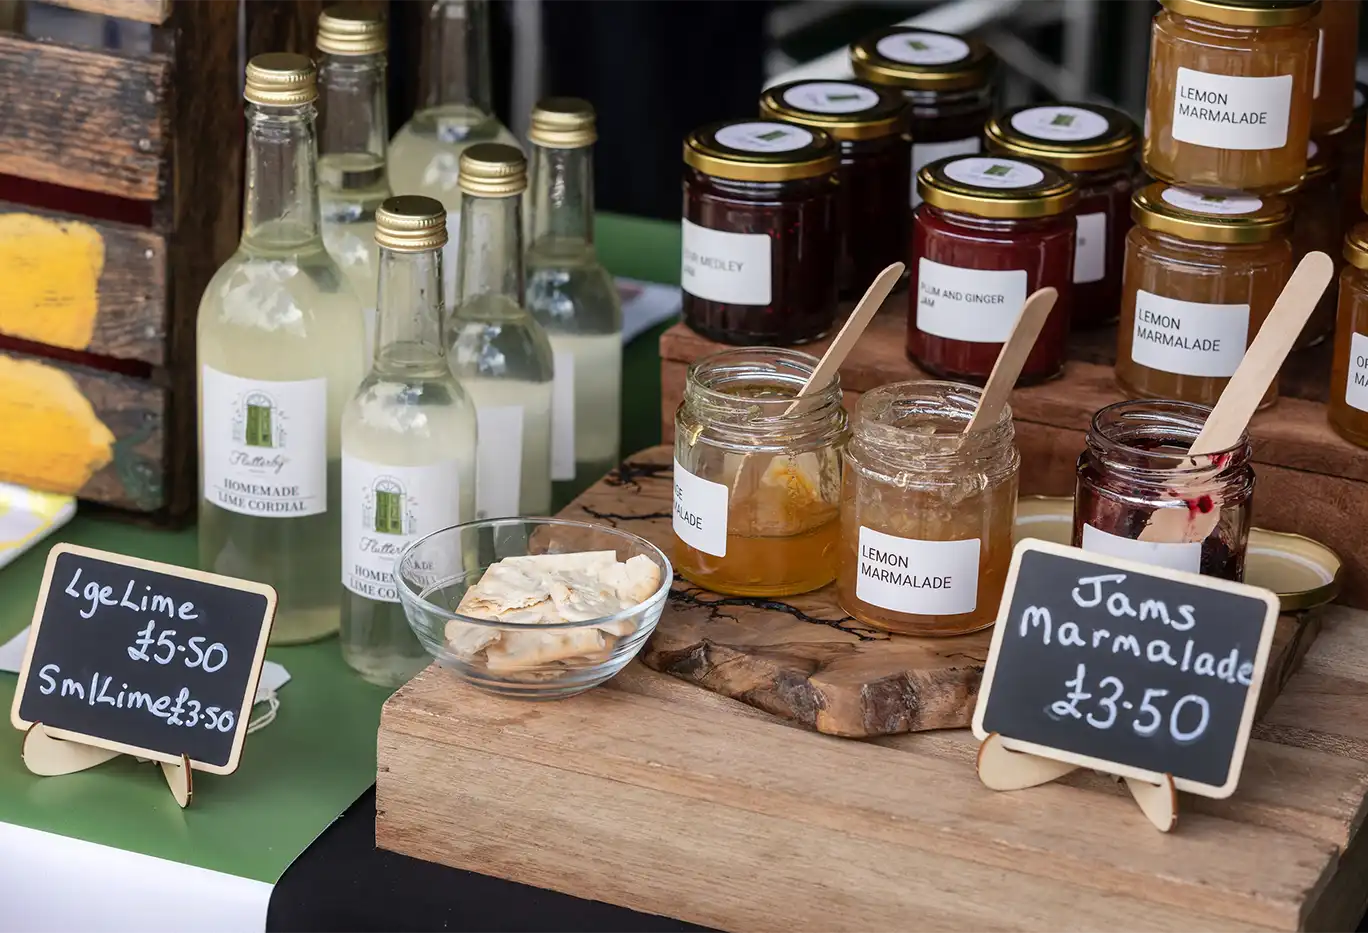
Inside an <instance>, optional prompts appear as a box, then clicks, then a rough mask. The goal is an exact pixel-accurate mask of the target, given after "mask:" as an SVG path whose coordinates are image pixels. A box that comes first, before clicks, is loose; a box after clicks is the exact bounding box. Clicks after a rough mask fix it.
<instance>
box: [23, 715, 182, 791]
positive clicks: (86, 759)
mask: <svg viewBox="0 0 1368 933" xmlns="http://www.w3.org/2000/svg"><path fill="white" fill-rule="evenodd" d="M122 754H123V752H119V751H115V750H114V749H112V748H100V747H98V746H95V745H86V744H84V743H82V742H71V741H68V740H67V739H59V738H57V737H56V736H54V735H52V734H51V733H49V732H48V731H47V729H46V728H44V727H43V724H42V723H41V722H36V723H34V724H33V725H32V726H30V727H29V729H28V731H27V732H25V733H24V749H23V755H24V766H25V767H27V768H28V769H29V770H30V771H32V772H33V773H34V774H38V775H42V776H44V777H51V776H53V775H57V774H73V773H75V772H77V771H84V770H86V769H87V768H93V767H95V766H96V765H99V764H104V763H105V762H106V761H108V760H109V759H111V758H115V757H117V756H119V755H122ZM140 760H141V759H140ZM159 764H160V765H161V771H162V775H163V776H164V777H165V778H166V783H167V785H168V786H169V787H170V788H171V796H172V797H174V798H176V803H177V804H178V805H179V806H180V807H181V808H182V809H184V808H185V807H187V806H189V804H190V800H191V798H192V797H194V786H193V779H192V777H191V773H190V758H189V757H188V756H187V755H184V754H182V755H181V760H180V763H179V764H177V763H175V762H170V761H163V762H159Z"/></svg>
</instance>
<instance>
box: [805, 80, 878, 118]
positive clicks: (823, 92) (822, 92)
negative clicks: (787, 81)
mask: <svg viewBox="0 0 1368 933" xmlns="http://www.w3.org/2000/svg"><path fill="white" fill-rule="evenodd" d="M784 103H785V104H788V105H789V106H790V107H793V108H794V109H796V110H806V111H807V112H808V113H859V112H861V111H862V110H868V109H870V108H871V107H875V106H877V105H878V103H879V95H878V94H877V93H876V92H875V91H873V90H871V89H870V88H867V87H865V86H863V85H860V84H854V83H852V82H850V81H805V82H803V83H802V84H795V85H794V86H793V87H791V88H789V89H788V90H787V91H785V92H784Z"/></svg>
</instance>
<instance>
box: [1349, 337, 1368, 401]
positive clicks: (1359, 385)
mask: <svg viewBox="0 0 1368 933" xmlns="http://www.w3.org/2000/svg"><path fill="white" fill-rule="evenodd" d="M1344 401H1345V403H1346V404H1348V405H1350V406H1352V407H1354V408H1357V409H1358V410H1359V411H1368V337H1365V336H1364V335H1363V334H1357V333H1356V334H1353V335H1352V336H1351V337H1350V338H1349V378H1348V379H1347V380H1346V381H1345V385H1344Z"/></svg>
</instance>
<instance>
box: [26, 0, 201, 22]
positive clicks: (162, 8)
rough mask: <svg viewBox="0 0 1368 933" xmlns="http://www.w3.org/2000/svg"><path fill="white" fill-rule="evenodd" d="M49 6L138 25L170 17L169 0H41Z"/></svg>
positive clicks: (192, 0)
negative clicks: (111, 17) (97, 14)
mask: <svg viewBox="0 0 1368 933" xmlns="http://www.w3.org/2000/svg"><path fill="white" fill-rule="evenodd" d="M42 2H43V3H46V4H48V5H49V6H61V7H66V8H67V9H68V10H81V11H82V12H85V13H99V14H101V15H104V16H117V17H118V18H119V19H131V20H135V21H136V22H139V23H152V24H153V25H156V24H158V23H164V22H166V19H167V17H168V16H170V15H171V0H42ZM188 2H190V3H204V2H207V0H188Z"/></svg>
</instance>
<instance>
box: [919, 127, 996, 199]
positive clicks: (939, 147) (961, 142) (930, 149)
mask: <svg viewBox="0 0 1368 933" xmlns="http://www.w3.org/2000/svg"><path fill="white" fill-rule="evenodd" d="M978 151H979V138H978V137H977V136H970V137H969V138H968V139H952V140H950V141H949V142H944V143H913V144H912V195H911V197H910V198H909V199H908V202H907V203H909V204H911V205H912V206H913V207H916V206H917V205H918V204H920V203H921V201H922V199H921V195H919V194H917V173H918V172H920V171H921V170H922V166H923V165H928V164H930V163H931V162H934V161H936V160H937V159H946V158H949V157H950V156H957V155H973V154H974V153H976V152H978Z"/></svg>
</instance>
